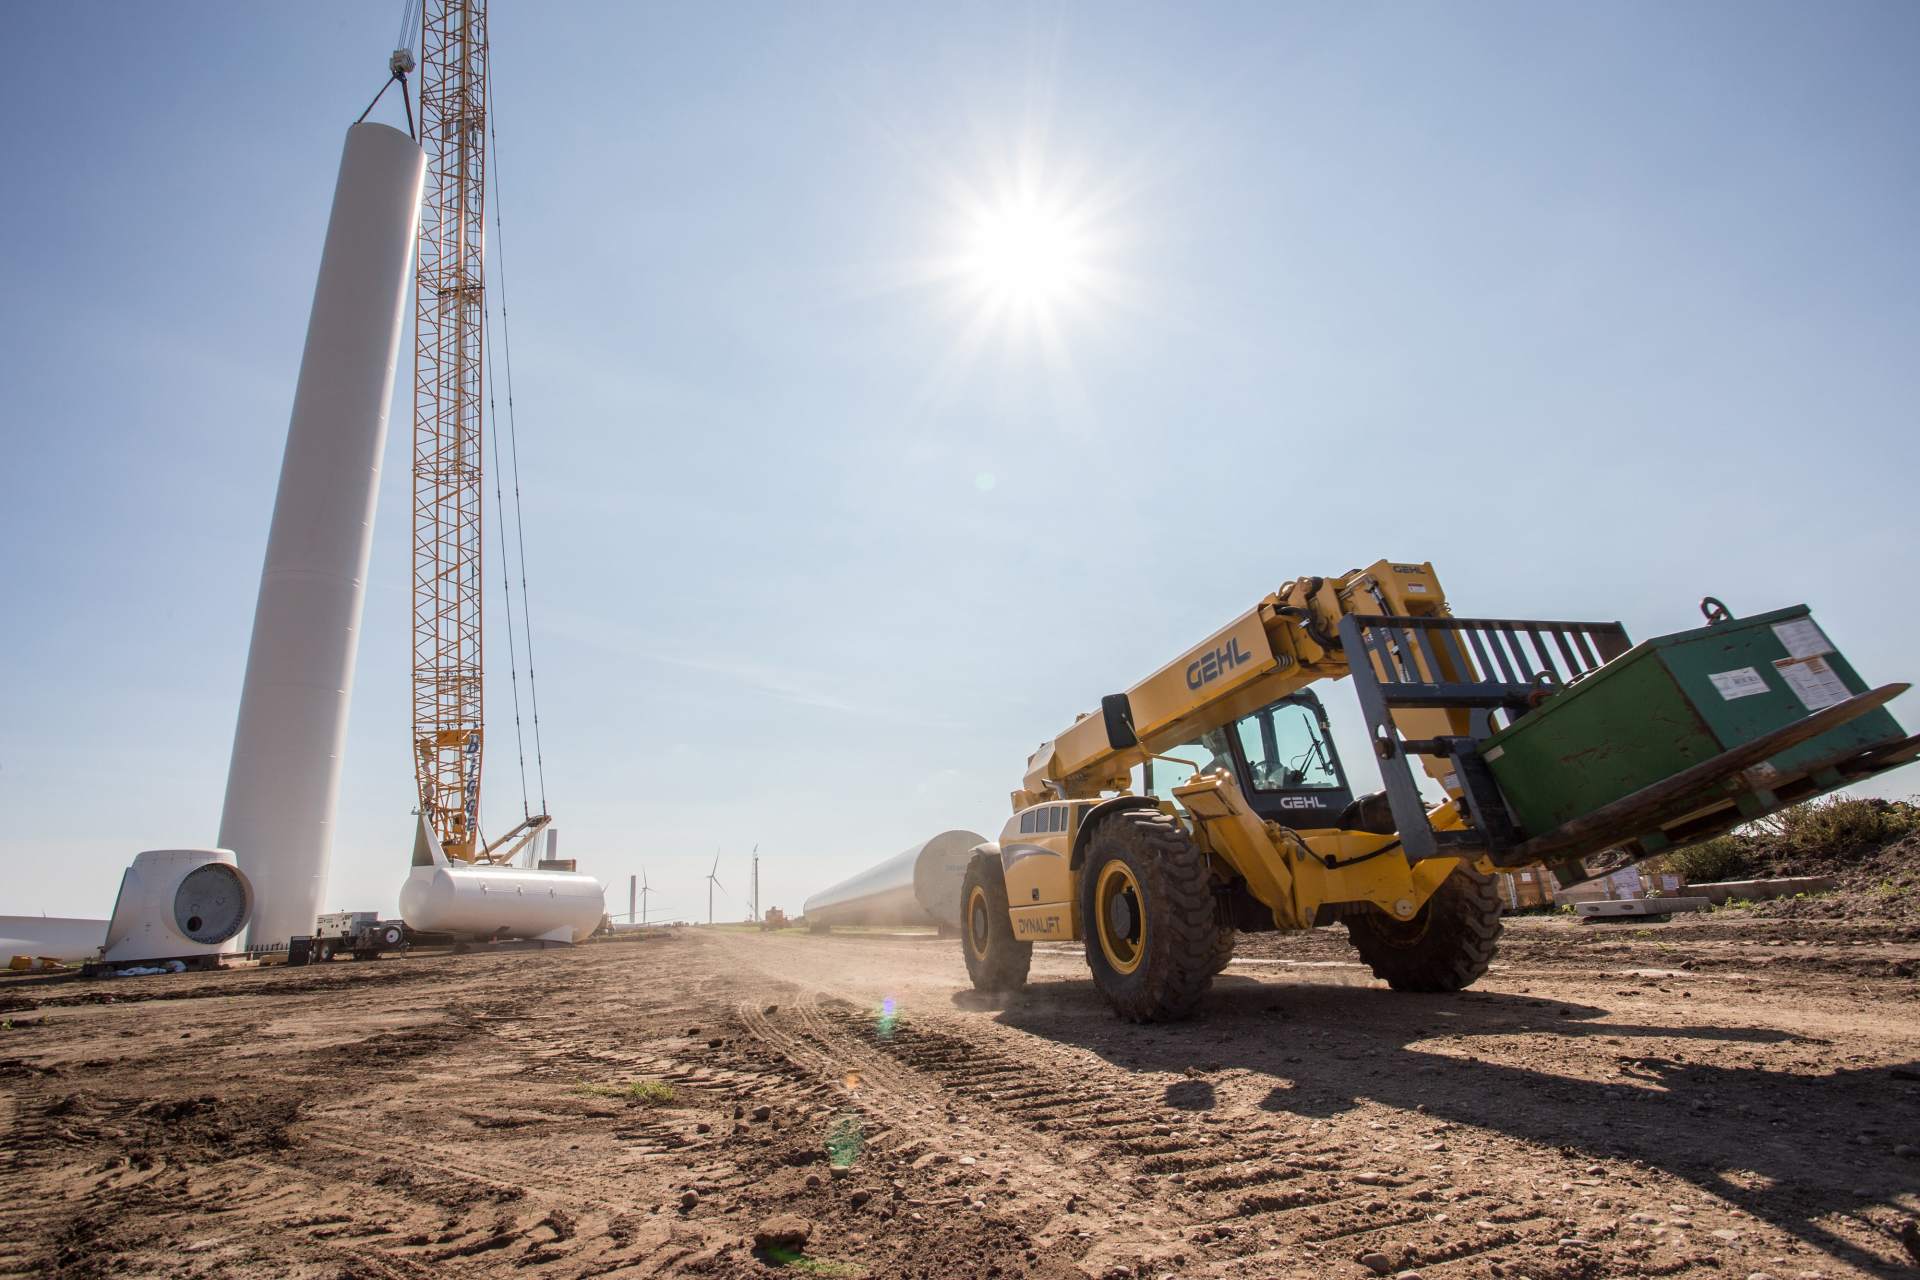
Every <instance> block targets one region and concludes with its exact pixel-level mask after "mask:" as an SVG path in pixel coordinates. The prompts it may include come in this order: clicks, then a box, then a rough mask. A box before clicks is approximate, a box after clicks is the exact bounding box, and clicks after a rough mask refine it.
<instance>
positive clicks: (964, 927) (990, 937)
mask: <svg viewBox="0 0 1920 1280" xmlns="http://www.w3.org/2000/svg"><path fill="white" fill-rule="evenodd" d="M976 893H977V896H978V901H977V902H976V900H975V899H976ZM976 908H977V910H976ZM960 952H961V954H962V955H964V956H966V958H967V976H968V977H969V978H971V979H973V989H974V990H975V991H1018V990H1020V989H1021V988H1022V987H1024V986H1026V985H1027V970H1028V969H1029V968H1031V967H1032V965H1033V944H1032V943H1031V942H1021V941H1020V940H1019V939H1018V938H1015V937H1014V936H1013V915H1012V913H1011V911H1010V910H1009V908H1008V906H1007V874H1006V872H1005V870H1003V869H1002V868H1001V866H1000V859H999V858H997V857H995V856H994V855H992V854H990V853H976V854H974V855H973V860H972V861H970V862H968V863H967V875H966V879H965V880H963V881H961V884H960Z"/></svg>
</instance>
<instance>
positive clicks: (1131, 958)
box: [961, 560, 1920, 1022]
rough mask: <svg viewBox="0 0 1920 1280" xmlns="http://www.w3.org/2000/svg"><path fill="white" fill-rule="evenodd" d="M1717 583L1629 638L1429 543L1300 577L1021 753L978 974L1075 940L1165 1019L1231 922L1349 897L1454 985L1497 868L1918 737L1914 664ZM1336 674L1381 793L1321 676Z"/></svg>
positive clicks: (1291, 914) (1851, 765) (1208, 967)
mask: <svg viewBox="0 0 1920 1280" xmlns="http://www.w3.org/2000/svg"><path fill="white" fill-rule="evenodd" d="M1702 608H1703V610H1704V611H1705V613H1706V615H1707V625H1706V626H1704V627H1701V628H1697V629H1695V630H1692V631H1686V632H1680V633H1677V634H1674V635H1670V636H1662V637H1660V638H1658V639H1656V640H1652V641H1648V642H1645V643H1642V644H1640V645H1637V646H1636V645H1633V644H1631V643H1630V642H1629V641H1628V639H1627V635H1626V633H1625V631H1624V630H1623V629H1622V628H1621V627H1620V625H1619V624H1617V623H1577V622H1548V621H1525V620H1516V619H1472V618H1456V617H1453V616H1452V614H1451V612H1450V610H1449V609H1448V607H1447V602H1446V597H1445V595H1444V594H1443V593H1442V591H1441V589H1440V582H1439V580H1438V578H1437V577H1436V576H1435V574H1434V571H1433V566H1432V565H1430V564H1406V563H1399V562H1395V561H1385V560H1383V561H1380V562H1378V563H1376V564H1373V565H1371V566H1369V567H1368V568H1365V569H1357V570H1353V571H1351V572H1349V573H1347V574H1345V575H1343V576H1341V577H1337V578H1301V579H1297V580H1295V581H1293V582H1289V583H1287V584H1286V585H1285V586H1283V587H1282V588H1281V589H1280V590H1279V591H1277V592H1275V593H1274V594H1272V595H1269V596H1267V597H1266V598H1265V599H1263V600H1261V601H1260V602H1259V603H1258V604H1257V605H1255V606H1254V608H1252V609H1251V610H1249V611H1248V612H1247V613H1244V614H1242V615H1241V616H1240V617H1238V618H1235V619H1234V620H1233V621H1232V622H1230V623H1228V624H1227V625H1226V626H1225V627H1223V628H1221V629H1220V630H1219V631H1217V632H1215V633H1214V634H1213V635H1211V636H1209V637H1208V638H1207V639H1205V640H1203V641H1202V642H1201V643H1200V644H1199V645H1198V646H1196V647H1195V648H1193V649H1192V650H1190V651H1188V652H1186V653H1184V654H1182V655H1181V656H1179V657H1178V658H1176V659H1174V660H1173V661H1172V662H1170V663H1168V664H1167V665H1166V666H1165V667H1162V668H1161V669H1160V670H1158V671H1156V672H1154V673H1153V674H1152V675H1150V676H1148V677H1147V678H1146V679H1145V680H1143V681H1141V682H1140V683H1139V684H1137V685H1135V686H1134V687H1133V688H1131V689H1129V690H1127V691H1126V692H1125V693H1120V694H1113V695H1111V696H1109V697H1107V698H1104V699H1102V702H1101V708H1100V711H1099V712H1098V713H1089V714H1086V715H1082V716H1081V717H1080V718H1079V719H1077V720H1076V721H1075V722H1074V724H1073V725H1072V726H1071V727H1070V728H1068V729H1067V730H1066V731H1065V732H1063V733H1061V734H1060V735H1059V736H1058V737H1056V738H1054V739H1053V740H1051V741H1049V742H1046V743H1043V744H1042V745H1041V747H1040V749H1039V750H1038V751H1036V752H1035V753H1034V754H1033V756H1032V757H1031V758H1030V759H1029V761H1028V768H1027V773H1026V777H1025V779H1024V781H1023V784H1022V786H1021V788H1020V789H1019V790H1018V791H1015V792H1014V793H1013V816H1012V817H1011V818H1010V819H1009V820H1008V821H1007V824H1006V826H1005V828H1004V829H1003V830H1002V832H1001V833H1000V838H999V839H998V840H997V841H992V842H989V843H987V844H983V845H981V846H979V847H978V848H977V849H976V850H975V851H974V854H973V857H972V859H971V861H970V862H969V864H968V867H967V872H966V878H965V881H964V884H963V887H962V890H961V903H962V919H963V928H962V930H961V935H962V943H961V945H962V949H963V950H964V952H965V956H966V963H967V971H968V974H969V976H970V977H971V978H972V981H973V984H974V986H975V987H977V988H979V989H981V990H986V991H1005V990H1010V989H1013V988H1017V987H1019V986H1021V985H1022V984H1024V982H1025V981H1026V977H1027V972H1028V966H1029V963H1030V960H1031V956H1032V949H1033V944H1034V943H1035V942H1039V941H1074V940H1079V941H1083V942H1084V944H1085V950H1086V956H1087V962H1088V964H1089V966H1090V967H1091V969H1092V971H1093V977H1094V982H1095V985H1096V986H1097V987H1098V988H1099V990H1100V991H1101V993H1102V994H1103V995H1104V996H1105V998H1106V999H1107V1001H1108V1003H1109V1004H1111V1005H1112V1007H1113V1009H1114V1011H1115V1012H1116V1013H1118V1014H1119V1015H1120V1016H1121V1017H1123V1018H1127V1019H1130V1020H1133V1021H1139V1022H1147V1021H1158V1020H1167V1019H1176V1018H1180V1017H1184V1016H1186V1015H1187V1014H1189V1013H1191V1012H1192V1011H1193V1009H1194V1007H1195V1005H1196V1004H1197V1002H1198V1001H1199V1000H1200V998H1201V996H1202V995H1203V994H1204V993H1205V992H1206V990H1207V988H1208V986H1209V984H1210V983H1211V982H1212V980H1213V976H1214V975H1215V974H1216V973H1218V972H1219V971H1220V970H1221V969H1223V968H1224V967H1225V966H1226V964H1227V962H1228V961H1229V960H1230V959H1231V957H1232V955H1233V948H1234V941H1235V937H1236V934H1237V933H1240V932H1252V931H1266V930H1284V929H1306V928H1312V927H1315V926H1318V925H1324V924H1331V923H1333V922H1335V921H1340V922H1343V923H1344V924H1345V925H1346V928H1347V932H1348V936H1349V938H1350V939H1351V941H1352V943H1353V945H1354V947H1355V948H1356V949H1357V950H1358V951H1359V953H1360V956H1361V958H1362V959H1363V960H1364V961H1365V962H1366V963H1367V964H1368V966H1370V967H1371V969H1372V970H1373V972H1374V974H1375V975H1376V976H1378V977H1380V978H1382V979H1384V980H1385V981H1386V982H1387V983H1388V984H1389V985H1390V986H1392V987H1394V988H1395V989H1397V990H1403V991H1456V990H1459V989H1461V988H1463V987H1466V986H1469V985H1471V984H1472V983H1473V982H1474V981H1475V980H1477V979H1478V978H1479V977H1480V976H1481V975H1482V974H1484V973H1485V972H1486V971H1487V966H1488V963H1489V962H1490V961H1491V960H1492V958H1493V954H1494V948H1495V945H1496V943H1497V941H1498V939H1499V936H1500V929H1501V922H1500V904H1499V901H1498V899H1497V898H1496V896H1495V893H1494V884H1493V879H1492V873H1493V872H1495V871H1496V870H1502V869H1513V868H1520V867H1532V866H1540V865H1545V866H1547V867H1549V868H1550V869H1551V870H1552V872H1553V874H1554V876H1555V877H1556V879H1557V880H1558V882H1559V883H1560V884H1562V885H1563V886H1564V885H1567V884H1572V883H1576V882H1578V881H1580V880H1584V879H1588V878H1591V877H1592V876H1595V875H1599V874H1603V873H1605V872H1606V871H1608V870H1611V869H1614V868H1617V867H1619V866H1623V865H1625V864H1627V863H1630V862H1633V861H1637V860H1639V859H1640V858H1644V857H1647V856H1650V855H1652V854H1655V853H1658V852H1661V851H1663V850H1667V849H1672V848H1677V847H1680V846H1682V845H1685V844H1688V843H1692V842H1694V841H1697V840H1701V839H1705V838H1707V837H1709V836H1713V835H1717V834H1719V833H1721V832H1724V831H1726V830H1728V829H1730V828H1732V827H1734V826H1736V825H1738V824H1740V823H1743V822H1747V821H1750V820H1752V819H1754V818H1758V817H1762V816H1764V815H1766V814H1768V813H1771V812H1774V811H1775V810H1778V809H1780V808H1782V807H1784V806H1786V805H1789V804H1793V803H1797V802H1799V801H1801V800H1804V799H1807V798H1809V797H1811V796H1814V795H1819V794H1822V793H1824V792H1827V791H1831V790H1833V789H1834V788H1836V787H1840V786H1845V785H1847V784H1848V783H1851V782H1855V781H1858V780H1859V779H1862V778H1866V777H1869V776H1872V775H1874V774H1877V773H1881V772H1884V771H1885V770H1887V769H1891V768H1895V767H1897V766H1899V765H1901V764H1905V763H1907V762H1908V761H1910V760H1912V759H1914V758H1915V757H1916V755H1920V737H1907V736H1906V735H1905V733H1904V732H1903V731H1902V730H1901V728H1900V726H1899V725H1898V724H1897V723H1895V721H1894V719H1893V717H1892V716H1891V715H1890V714H1889V713H1888V712H1887V711H1886V710H1885V709H1884V707H1883V704H1884V703H1886V702H1887V701H1888V700H1889V699H1891V698H1892V697H1894V696H1895V695H1897V694H1899V693H1900V692H1902V691H1904V690H1905V689H1906V688H1907V686H1906V685H1904V684H1893V685H1884V686H1881V687H1880V688H1877V689H1872V690H1869V689H1867V687H1866V686H1865V685H1864V683H1863V682H1862V681H1861V680H1860V678H1859V677H1858V675H1857V674H1856V673H1855V672H1854V670H1853V668H1852V667H1851V666H1850V665H1849V664H1848V663H1847V662H1846V660H1845V659H1844V658H1843V657H1841V655H1840V654H1839V653H1838V652H1836V651H1835V650H1834V649H1833V647H1832V645H1831V644H1830V643H1828V642H1827V639H1826V636H1825V634H1824V633H1823V632H1822V631H1821V630H1820V628H1819V626H1818V625H1817V624H1816V623H1815V622H1814V621H1813V619H1812V617H1811V616H1810V614H1809V612H1808V610H1807V609H1806V607H1805V606H1793V607H1790V608H1786V609H1781V610H1776V611H1774V612H1772V613H1768V614H1762V615H1757V616H1753V617H1745V618H1735V617H1733V616H1732V615H1731V614H1730V613H1729V612H1728V611H1727V609H1726V608H1725V606H1723V605H1721V604H1720V603H1719V602H1718V601H1715V600H1713V599H1711V598H1709V599H1708V600H1706V601H1704V602H1703V603H1702ZM1347 676H1351V677H1352V678H1353V682H1354V688H1355V692H1356V694H1357V695H1358V700H1359V703H1360V710H1361V713H1362V715H1363V717H1364V718H1365V722H1366V726H1367V730H1368V733H1369V735H1370V741H1371V745H1372V747H1373V751H1374V754H1375V756H1376V757H1377V759H1378V762H1379V765H1380V773H1381V780H1382V784H1383V785H1382V788H1381V789H1380V790H1379V791H1376V792H1373V793H1372V794H1368V795H1364V796H1356V795H1354V793H1353V791H1352V789H1351V787H1350V784H1349V782H1348V779H1347V776H1346V773H1345V772H1344V770H1343V768H1342V766H1341V762H1340V758H1339V755H1338V754H1337V753H1336V751H1335V750H1334V743H1333V738H1332V735H1331V734H1330V732H1329V731H1328V725H1327V718H1326V713H1325V711H1324V710H1323V708H1322V706H1321V704H1320V702H1319V700H1318V698H1317V697H1316V696H1315V694H1314V692H1313V690H1312V688H1311V686H1313V685H1314V684H1316V683H1318V682H1320V681H1323V680H1337V679H1340V678H1342V677H1347ZM1416 762H1417V764H1418V766H1419V773H1418V775H1416V772H1415V768H1414V766H1415V763H1416ZM1136 771H1137V774H1136ZM1136 779H1137V780H1136Z"/></svg>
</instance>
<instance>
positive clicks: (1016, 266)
mask: <svg viewBox="0 0 1920 1280" xmlns="http://www.w3.org/2000/svg"><path fill="white" fill-rule="evenodd" d="M971 222H972V226H971V227H970V235H969V238H968V239H969V243H968V246H967V252H966V254H965V256H964V262H963V267H962V274H963V275H964V277H965V278H966V279H967V281H968V282H969V283H970V284H972V285H973V286H974V287H975V288H976V289H978V290H979V291H980V292H981V293H983V294H986V295H988V297H989V298H991V299H992V300H993V301H997V302H1001V303H1015V304H1020V305H1023V306H1027V307H1037V308H1049V307H1053V306H1055V305H1058V304H1060V303H1064V302H1067V301H1069V300H1071V299H1072V297H1073V296H1074V294H1075V293H1076V292H1077V291H1078V290H1079V289H1080V287H1081V286H1082V285H1084V283H1085V277H1086V272H1087V266H1088V255H1089V250H1090V246H1089V244H1088V242H1087V239H1086V237H1085V236H1084V234H1082V233H1081V231H1080V230H1079V228H1077V227H1076V226H1075V224H1074V219H1073V217H1072V216H1071V215H1070V214H1069V213H1067V212H1066V211H1064V210H1062V209H1058V208H1050V207H1048V206H1047V205H1046V204H1045V203H1043V202H1042V201H1039V200H1036V199H1032V198H1025V199H1016V200H1008V201H1004V202H1001V203H998V204H995V205H991V206H986V207H983V208H980V209H978V210H976V211H975V212H974V214H973V216H972V219H971Z"/></svg>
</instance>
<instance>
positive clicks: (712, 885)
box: [707, 849, 726, 924]
mask: <svg viewBox="0 0 1920 1280" xmlns="http://www.w3.org/2000/svg"><path fill="white" fill-rule="evenodd" d="M715 889H719V890H721V891H722V892H725V890H726V886H725V885H723V884H721V883H720V851H719V850H718V849H715V850H714V851H713V870H711V871H709V872H707V923H708V924H712V923H713V891H714V890H715Z"/></svg>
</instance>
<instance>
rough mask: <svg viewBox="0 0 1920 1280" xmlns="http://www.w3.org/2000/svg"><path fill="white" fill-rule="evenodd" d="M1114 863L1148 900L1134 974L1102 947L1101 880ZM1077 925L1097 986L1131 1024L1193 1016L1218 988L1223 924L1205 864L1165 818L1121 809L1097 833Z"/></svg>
mask: <svg viewBox="0 0 1920 1280" xmlns="http://www.w3.org/2000/svg"><path fill="white" fill-rule="evenodd" d="M1111 862H1121V863H1124V864H1126V866H1127V868H1128V869H1129V870H1130V871H1131V872H1132V873H1133V878H1134V880H1135V881H1136V882H1137V883H1138V885H1139V891H1140V897H1141V898H1142V899H1144V900H1143V901H1142V902H1141V903H1140V904H1139V914H1140V918H1141V922H1142V925H1143V927H1144V934H1143V936H1142V938H1141V941H1140V961H1139V964H1138V966H1137V967H1136V968H1135V969H1133V971H1132V972H1130V973H1129V972H1122V971H1121V970H1120V969H1118V968H1116V967H1115V966H1114V965H1113V964H1112V963H1110V962H1109V961H1108V959H1107V954H1106V951H1105V949H1104V948H1103V947H1102V946H1101V942H1100V920H1099V907H1098V902H1097V899H1098V894H1099V882H1100V877H1101V870H1102V868H1103V867H1105V866H1106V865H1107V864H1108V863H1111ZM1080 919H1081V931H1082V932H1083V933H1084V934H1085V935H1086V951H1087V964H1088V966H1089V967H1090V968H1091V969H1092V970H1093V984H1094V986H1096V987H1098V988H1099V989H1100V994H1101V995H1103V996H1105V997H1106V999H1107V1003H1108V1004H1109V1005H1111V1006H1112V1007H1113V1011H1114V1012H1115V1013H1117V1014H1119V1015H1120V1016H1121V1017H1122V1018H1125V1019H1126V1020H1127V1021H1129V1022H1173V1021H1177V1020H1178V1019H1181V1018H1185V1017H1188V1016H1190V1015H1191V1014H1192V1013H1193V1011H1194V1007H1195V1006H1196V1005H1198V1004H1199V1003H1200V998H1201V997H1202V996H1204V995H1205V994H1206V993H1207V988H1208V987H1210V986H1212V985H1213V975H1214V960H1215V950H1214V948H1215V941H1216V939H1217V937H1218V933H1219V926H1218V922H1217V920H1216V916H1215V906H1214V900H1213V887H1212V884H1211V883H1210V878H1209V875H1208V871H1207V860H1206V858H1205V857H1203V856H1202V855H1201V853H1200V850H1199V849H1198V848H1196V847H1195V845H1194V843H1193V839H1192V837H1191V836H1189V835H1188V834H1187V829H1186V828H1185V827H1184V826H1182V825H1181V824H1180V822H1179V821H1178V820H1177V819H1175V818H1172V817H1170V816H1168V815H1167V814H1164V813H1161V812H1159V811H1158V810H1155V809H1130V810H1123V811H1122V812H1119V813H1115V814H1112V815H1111V816H1109V817H1108V818H1107V819H1106V820H1105V821H1104V822H1102V823H1101V824H1100V826H1099V827H1098V828H1097V829H1096V830H1095V831H1094V833H1093V836H1092V838H1091V839H1090V840H1089V841H1088V842H1087V857H1086V862H1085V863H1084V864H1083V865H1082V866H1081V868H1080Z"/></svg>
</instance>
